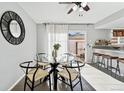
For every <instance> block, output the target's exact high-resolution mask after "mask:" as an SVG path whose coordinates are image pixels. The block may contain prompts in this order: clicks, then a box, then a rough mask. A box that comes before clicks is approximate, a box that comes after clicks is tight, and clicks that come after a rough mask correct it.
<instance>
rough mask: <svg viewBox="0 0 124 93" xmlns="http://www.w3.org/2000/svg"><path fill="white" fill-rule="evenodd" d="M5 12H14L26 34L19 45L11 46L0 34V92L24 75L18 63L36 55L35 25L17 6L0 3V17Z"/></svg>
mask: <svg viewBox="0 0 124 93" xmlns="http://www.w3.org/2000/svg"><path fill="white" fill-rule="evenodd" d="M7 10H11V11H15V12H16V13H17V14H18V15H19V16H20V17H21V18H22V20H23V22H24V25H25V32H26V34H25V39H24V41H23V42H22V43H21V44H20V45H12V44H10V43H8V42H7V41H6V40H5V38H4V37H3V35H2V33H1V32H0V90H7V89H9V88H10V87H11V86H12V85H13V84H14V83H15V82H16V81H17V80H18V79H19V78H20V77H21V76H22V75H23V74H24V73H23V72H22V70H21V69H20V67H19V63H21V62H24V61H28V60H32V59H33V58H34V56H35V55H36V24H35V23H34V22H33V21H32V19H30V17H29V16H28V15H27V13H26V12H25V11H24V10H23V9H22V8H21V7H20V6H18V4H16V3H1V2H0V16H2V14H3V13H4V12H5V11H7Z"/></svg>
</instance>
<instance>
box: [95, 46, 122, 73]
mask: <svg viewBox="0 0 124 93" xmlns="http://www.w3.org/2000/svg"><path fill="white" fill-rule="evenodd" d="M94 54H95V55H96V57H97V58H96V60H95V61H97V62H96V63H98V66H99V65H100V64H101V66H102V65H104V67H105V68H107V69H108V68H109V67H110V70H111V72H112V71H113V70H112V69H115V72H116V74H117V72H118V73H119V75H123V73H124V72H123V68H124V49H123V48H119V47H112V46H99V47H93V57H94ZM98 61H99V62H98ZM103 61H104V62H103Z"/></svg>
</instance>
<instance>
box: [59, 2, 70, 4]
mask: <svg viewBox="0 0 124 93" xmlns="http://www.w3.org/2000/svg"><path fill="white" fill-rule="evenodd" d="M59 4H72V2H59Z"/></svg>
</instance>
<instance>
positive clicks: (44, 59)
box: [37, 53, 48, 62]
mask: <svg viewBox="0 0 124 93" xmlns="http://www.w3.org/2000/svg"><path fill="white" fill-rule="evenodd" d="M37 61H41V62H48V55H47V54H46V53H38V54H37Z"/></svg>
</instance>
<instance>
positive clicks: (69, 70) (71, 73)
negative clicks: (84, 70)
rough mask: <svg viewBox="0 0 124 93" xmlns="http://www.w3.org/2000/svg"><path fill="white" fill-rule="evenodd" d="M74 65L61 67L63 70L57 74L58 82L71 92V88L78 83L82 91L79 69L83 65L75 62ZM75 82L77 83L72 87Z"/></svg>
mask: <svg viewBox="0 0 124 93" xmlns="http://www.w3.org/2000/svg"><path fill="white" fill-rule="evenodd" d="M75 63H76V64H77V65H75V66H72V65H63V70H61V71H59V72H58V75H59V76H58V79H59V80H60V81H62V82H63V83H65V84H66V85H68V86H70V88H71V90H72V91H73V88H74V87H75V86H76V85H77V84H78V83H80V87H81V90H83V86H82V81H81V73H80V69H81V67H83V66H84V65H85V63H82V62H80V61H76V60H75ZM79 63H81V65H79ZM76 69H77V70H76ZM66 80H67V81H66ZM75 80H77V82H76V83H75V84H74V85H73V82H74V81H75ZM68 81H69V82H68Z"/></svg>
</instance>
